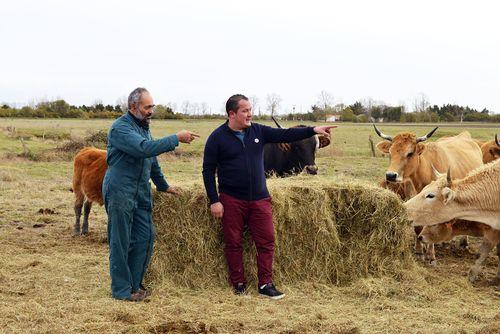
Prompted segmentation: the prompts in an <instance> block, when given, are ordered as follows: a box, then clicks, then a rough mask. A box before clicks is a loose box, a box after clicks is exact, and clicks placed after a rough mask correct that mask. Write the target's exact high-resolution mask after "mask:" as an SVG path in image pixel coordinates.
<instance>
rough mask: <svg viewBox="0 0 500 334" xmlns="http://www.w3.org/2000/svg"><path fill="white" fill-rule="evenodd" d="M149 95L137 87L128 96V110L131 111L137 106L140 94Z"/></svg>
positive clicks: (146, 91) (144, 89) (145, 90)
mask: <svg viewBox="0 0 500 334" xmlns="http://www.w3.org/2000/svg"><path fill="white" fill-rule="evenodd" d="M144 93H149V92H148V90H147V89H146V88H142V87H138V88H136V89H134V90H133V91H132V92H131V93H130V94H129V96H128V101H127V102H128V109H129V110H132V107H133V106H134V105H135V106H137V105H138V104H139V103H140V102H141V98H142V94H144Z"/></svg>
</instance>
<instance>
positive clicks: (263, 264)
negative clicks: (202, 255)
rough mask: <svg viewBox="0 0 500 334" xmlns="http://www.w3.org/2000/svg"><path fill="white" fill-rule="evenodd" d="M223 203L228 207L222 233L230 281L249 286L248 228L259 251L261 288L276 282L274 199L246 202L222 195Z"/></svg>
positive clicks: (258, 266)
mask: <svg viewBox="0 0 500 334" xmlns="http://www.w3.org/2000/svg"><path fill="white" fill-rule="evenodd" d="M219 200H220V202H221V203H222V205H223V206H224V215H223V216H222V231H223V234H224V243H225V246H224V253H225V255H226V260H227V264H228V267H229V280H230V282H231V284H232V285H233V286H234V285H236V284H238V283H246V279H245V273H244V269H243V246H242V238H243V228H244V226H245V224H247V225H248V229H249V230H250V235H251V236H252V239H253V241H254V242H255V248H256V249H257V269H258V277H259V286H261V285H264V284H267V283H271V282H272V272H273V256H274V225H273V212H272V209H271V198H270V197H268V198H264V199H261V200H258V201H243V200H239V199H236V198H234V197H232V196H229V195H227V194H224V193H221V194H220V196H219Z"/></svg>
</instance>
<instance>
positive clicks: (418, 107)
mask: <svg viewBox="0 0 500 334" xmlns="http://www.w3.org/2000/svg"><path fill="white" fill-rule="evenodd" d="M429 106H430V104H429V100H428V99H427V96H425V94H424V93H420V94H418V95H417V96H416V97H415V98H414V99H413V111H414V112H423V111H426V110H427V108H429Z"/></svg>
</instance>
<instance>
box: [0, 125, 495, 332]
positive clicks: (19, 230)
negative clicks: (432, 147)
mask: <svg viewBox="0 0 500 334" xmlns="http://www.w3.org/2000/svg"><path fill="white" fill-rule="evenodd" d="M111 122H112V121H111V120H45V119H44V120H40V119H36V120H35V119H0V297H1V298H0V314H1V316H0V332H1V333H89V332H92V333H169V332H174V333H214V332H217V333H234V332H239V333H256V332H259V333H269V332H276V333H318V332H321V333H399V332H403V333H500V292H499V289H498V285H496V283H493V282H492V279H493V277H494V275H495V272H496V266H497V261H498V260H497V259H496V257H494V256H493V255H492V254H491V255H490V257H489V258H488V260H487V261H486V268H485V270H484V275H483V277H482V278H481V279H480V281H479V282H478V283H477V284H475V285H474V286H473V285H471V284H470V283H469V282H468V281H467V270H468V268H469V267H470V266H471V264H472V263H473V262H474V259H475V255H473V254H470V253H468V252H465V251H460V250H456V249H453V248H451V247H449V246H442V247H439V248H438V249H437V259H438V266H437V267H435V268H434V267H428V266H427V265H425V264H422V263H418V262H416V264H415V266H416V267H415V270H413V271H411V272H408V274H407V275H404V277H399V278H366V279H362V280H359V281H358V282H356V283H354V284H352V285H350V286H347V287H336V286H325V285H318V284H315V282H303V283H301V284H297V285H294V286H283V287H282V288H283V290H285V292H286V293H287V297H286V298H285V299H284V300H282V301H279V302H275V301H269V300H263V299H260V298H258V297H256V296H255V294H253V296H252V297H250V298H239V297H236V296H233V295H232V293H231V291H230V289H229V288H228V287H225V286H222V287H220V288H217V289H213V290H192V289H186V288H179V287H176V286H175V285H173V284H171V285H167V286H166V287H162V288H161V289H156V290H154V291H153V295H152V297H151V298H150V299H149V302H148V303H140V304H132V303H127V302H119V301H114V300H112V299H111V298H110V291H109V274H108V251H107V245H106V216H105V212H104V209H103V208H102V207H99V206H95V207H93V209H92V212H91V225H90V230H91V234H90V235H89V236H87V237H77V238H73V237H72V236H71V230H72V225H73V222H74V213H73V194H72V193H71V192H70V191H69V188H70V187H71V177H72V162H71V160H70V159H69V158H70V157H71V156H68V155H62V156H58V155H54V154H52V153H50V152H51V150H52V149H54V148H56V147H57V146H59V145H61V144H62V143H63V142H64V141H67V140H69V139H77V138H82V137H85V136H86V135H88V134H90V133H92V132H96V131H98V130H104V131H105V130H107V129H108V128H109V126H110V124H111ZM220 123H221V121H220V120H217V121H154V122H153V124H152V133H153V136H155V137H161V136H164V135H168V134H173V133H175V132H177V131H178V130H181V129H189V130H192V131H195V132H197V133H199V134H200V135H201V138H200V140H197V141H195V142H193V143H192V144H191V145H184V144H181V146H180V147H179V148H178V150H176V153H175V154H164V155H162V156H161V157H160V162H161V165H162V168H163V170H164V174H165V175H166V176H167V179H168V180H169V183H170V184H174V185H179V186H181V187H183V186H184V187H186V186H189V185H191V184H192V183H193V182H196V183H201V182H202V181H201V159H202V152H203V147H204V143H205V140H206V138H207V137H208V135H209V134H210V132H211V131H212V130H213V129H214V128H215V127H216V126H218V125H219V124H220ZM268 124H271V123H268ZM283 125H284V126H290V125H293V124H292V123H290V122H283ZM338 125H339V127H338V128H337V129H335V130H333V140H332V144H331V145H330V146H328V147H326V148H324V149H322V150H320V152H319V155H318V157H317V161H316V162H317V164H318V166H319V169H320V172H319V173H320V174H319V175H318V176H311V177H317V178H325V179H361V180H365V181H368V182H373V183H374V184H375V183H378V181H379V180H380V179H382V178H383V175H384V171H385V169H386V168H387V166H388V158H387V157H383V156H381V154H379V153H378V152H377V157H371V151H370V147H369V142H368V136H370V135H371V136H372V137H373V139H374V141H375V142H378V141H379V138H377V136H376V134H375V133H374V131H373V128H372V127H371V126H370V125H368V124H342V123H341V124H338ZM440 126H441V125H440ZM380 128H381V129H382V131H384V132H385V133H387V134H391V135H394V134H396V133H398V132H400V131H414V132H416V133H417V135H423V134H425V133H426V132H428V131H430V130H431V129H432V128H433V126H432V125H428V124H425V125H415V124H411V125H408V124H406V125H405V124H394V125H392V124H390V125H387V124H383V125H380ZM464 130H468V131H469V132H470V133H471V135H472V136H473V137H475V138H479V139H484V140H490V139H493V137H494V134H495V132H497V133H500V129H499V128H498V126H497V127H496V128H495V127H494V126H488V125H484V126H483V125H480V124H470V125H465V126H461V125H459V124H445V125H443V126H442V127H440V129H439V130H438V131H437V132H436V133H435V135H434V136H433V138H432V140H435V139H437V138H439V137H441V136H447V135H454V134H458V133H459V132H461V131H464ZM20 138H23V141H24V143H25V145H26V148H23V144H22V142H21V139H20ZM26 149H28V150H29V151H30V152H31V155H28V156H27V157H26V156H23V152H24V150H26ZM30 157H37V158H36V159H35V160H33V159H31V158H30ZM44 208H50V209H52V210H54V211H55V214H49V215H48V214H40V213H38V211H39V209H44ZM476 248H477V242H475V243H474V242H473V247H472V249H473V250H474V249H476Z"/></svg>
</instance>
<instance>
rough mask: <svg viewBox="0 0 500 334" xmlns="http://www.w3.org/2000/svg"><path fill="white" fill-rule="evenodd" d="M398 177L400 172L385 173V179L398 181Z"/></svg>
mask: <svg viewBox="0 0 500 334" xmlns="http://www.w3.org/2000/svg"><path fill="white" fill-rule="evenodd" d="M397 177H398V173H394V172H387V173H385V179H386V180H387V181H396V178H397Z"/></svg>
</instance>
